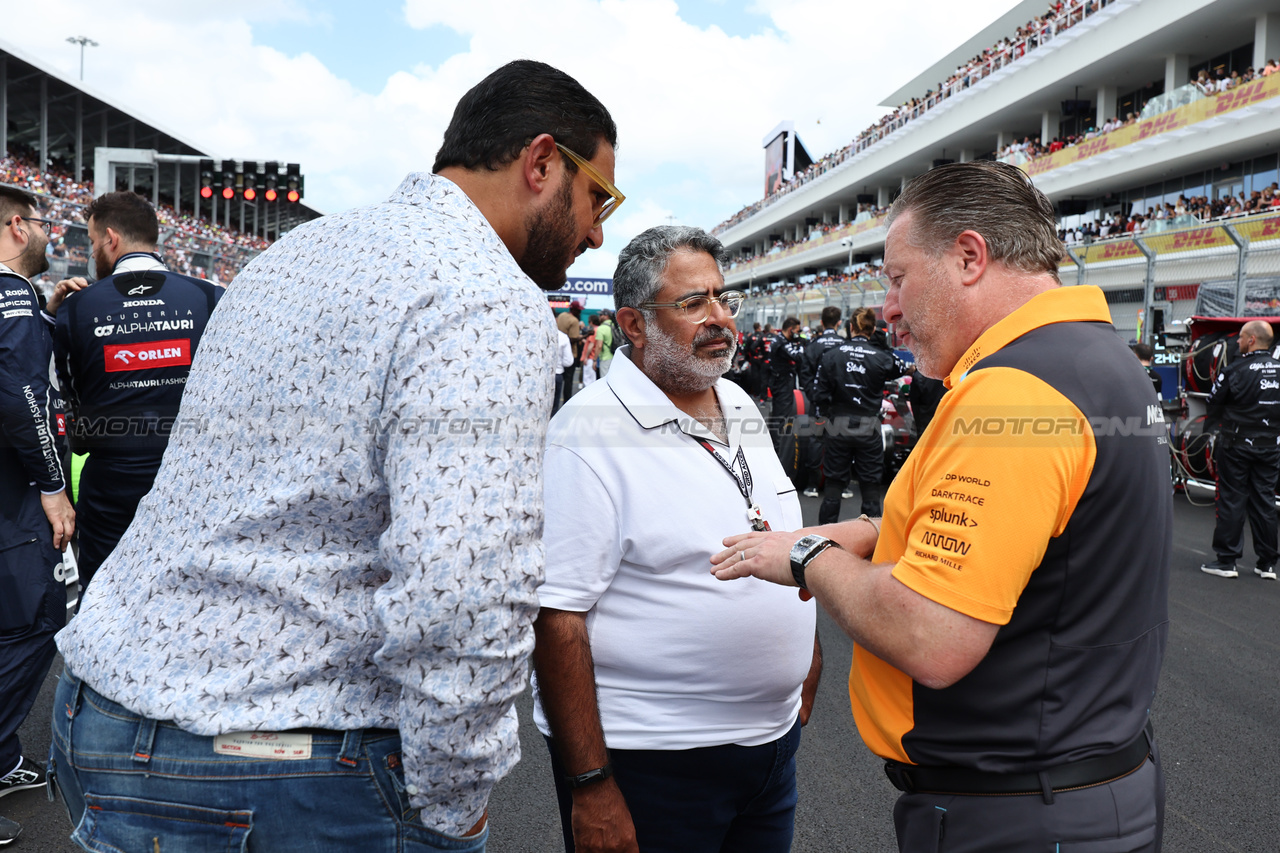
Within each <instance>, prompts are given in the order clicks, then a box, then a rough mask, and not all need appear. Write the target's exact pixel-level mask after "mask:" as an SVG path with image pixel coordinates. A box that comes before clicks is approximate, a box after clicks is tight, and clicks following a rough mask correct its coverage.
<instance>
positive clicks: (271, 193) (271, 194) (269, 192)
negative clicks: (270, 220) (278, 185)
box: [262, 190, 279, 201]
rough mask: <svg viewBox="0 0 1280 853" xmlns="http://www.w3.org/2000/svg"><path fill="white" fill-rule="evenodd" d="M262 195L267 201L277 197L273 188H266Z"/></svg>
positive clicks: (277, 194)
mask: <svg viewBox="0 0 1280 853" xmlns="http://www.w3.org/2000/svg"><path fill="white" fill-rule="evenodd" d="M262 197H263V198H265V199H266V200H267V201H275V200H276V199H277V198H278V197H279V193H277V192H276V191H275V190H267V191H266V192H265V193H263V194H262Z"/></svg>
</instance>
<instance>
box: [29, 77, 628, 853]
mask: <svg viewBox="0 0 1280 853" xmlns="http://www.w3.org/2000/svg"><path fill="white" fill-rule="evenodd" d="M616 141H617V130H616V127H615V125H614V123H613V120H612V119H611V118H610V116H609V113H608V111H607V110H606V109H605V108H604V106H603V105H601V104H600V102H599V101H598V100H596V99H595V98H594V97H593V96H592V95H591V94H590V93H588V92H587V91H586V90H585V89H583V88H582V86H580V85H579V84H578V83H577V82H576V81H575V80H573V79H572V78H570V77H568V76H567V75H565V74H563V73H562V72H560V71H557V70H556V69H554V68H551V67H549V66H547V65H543V64H542V63H538V62H530V61H519V62H513V63H510V64H509V65H506V66H504V67H503V68H500V69H498V70H497V71H495V72H494V73H493V74H491V75H490V76H489V77H487V78H486V79H485V80H483V81H482V82H480V83H479V84H478V85H477V86H476V87H475V88H473V89H472V90H471V91H470V92H468V93H467V94H466V95H465V96H464V97H463V98H462V100H461V101H460V102H459V104H458V107H457V109H456V111H455V112H454V115H453V119H452V121H451V123H450V125H449V127H448V129H447V130H446V131H445V136H444V145H443V147H442V148H441V149H440V152H439V153H438V154H437V156H436V162H435V167H434V174H413V175H410V176H409V177H408V178H406V179H405V181H404V183H402V184H401V186H400V188H399V189H398V190H396V192H395V194H394V195H393V196H392V197H391V198H390V199H389V200H388V201H387V202H386V203H383V204H376V205H371V206H368V207H364V208H358V209H356V210H352V211H349V212H347V213H342V214H337V215H334V216H329V217H325V218H323V219H320V220H317V221H315V222H311V223H308V224H306V225H303V226H301V227H299V228H297V229H295V230H294V231H292V232H291V233H289V234H288V235H287V236H285V237H284V238H283V239H281V240H279V241H278V242H277V243H276V244H275V245H274V246H273V247H272V248H271V249H269V250H268V251H266V252H265V253H263V254H262V255H261V256H260V257H259V258H257V259H256V260H255V261H254V262H253V263H251V264H250V265H249V266H248V267H246V268H245V270H244V272H242V273H241V274H240V276H239V277H238V278H237V279H236V281H235V282H234V285H233V286H232V287H231V288H229V289H228V291H227V294H226V296H225V297H224V298H223V299H222V301H221V302H220V303H219V306H218V311H217V312H216V313H215V315H214V317H213V321H212V322H211V323H210V324H209V326H208V327H207V328H206V330H205V334H204V336H203V339H202V341H201V347H200V351H199V353H198V355H197V357H196V359H195V363H194V364H193V366H192V370H191V374H190V377H189V379H188V382H187V386H186V391H185V392H184V395H183V402H182V408H181V411H180V413H179V417H178V423H176V424H175V426H174V429H173V434H172V437H171V439H170V442H169V446H168V449H167V450H166V452H165V457H164V463H163V465H162V467H161V470H160V473H159V475H158V476H157V479H156V483H155V487H154V488H153V489H152V491H151V492H150V493H149V494H148V495H147V497H146V498H144V499H143V501H142V503H141V505H140V506H139V508H138V513H137V516H136V519H135V523H134V524H133V525H132V526H131V527H130V528H129V530H128V531H127V532H126V533H125V535H124V537H123V538H122V539H121V540H120V543H119V545H118V546H117V548H116V550H115V551H114V552H113V553H112V554H111V556H110V557H109V558H108V559H107V561H106V562H105V563H104V564H103V565H102V567H101V569H99V571H98V574H97V575H96V577H95V579H94V583H93V586H92V588H91V589H90V591H89V594H88V595H87V597H86V599H85V602H84V607H83V609H82V611H81V613H80V615H79V616H78V617H77V618H76V620H75V621H74V622H73V623H72V625H71V626H70V628H69V629H68V630H66V631H64V632H63V633H62V634H60V635H59V643H58V644H59V648H60V650H61V651H62V653H63V656H64V657H65V660H66V664H67V671H66V672H65V673H64V675H63V678H62V680H61V683H60V685H59V698H58V699H57V703H56V704H57V707H58V709H59V711H58V713H57V714H55V725H54V746H53V761H52V765H51V768H50V776H51V777H54V778H56V781H57V783H58V786H59V788H60V789H61V791H62V794H63V796H64V798H65V799H66V801H67V805H68V807H69V810H70V814H71V817H72V820H73V823H75V824H77V826H76V830H75V833H74V835H73V838H74V839H75V840H77V841H80V842H81V843H88V839H93V844H95V845H98V846H102V845H112V846H114V847H116V848H118V849H130V850H132V849H143V848H145V849H147V850H150V849H152V847H153V846H158V848H159V849H161V850H197V849H212V848H213V847H214V846H215V845H217V846H218V847H219V849H222V848H227V849H232V848H236V849H239V848H240V847H241V846H242V845H243V844H245V843H246V842H245V838H246V837H251V842H252V846H253V847H254V848H255V849H262V850H296V849H302V848H306V849H316V850H319V849H325V850H340V849H341V850H347V849H359V850H362V851H374V850H387V851H391V850H402V849H405V847H404V845H406V844H411V845H413V849H415V850H435V849H449V850H483V849H484V845H485V839H486V837H487V834H488V832H487V825H486V803H487V801H488V796H489V791H490V789H491V788H492V786H493V784H494V783H495V782H496V781H497V780H499V779H500V778H502V777H503V776H504V775H505V774H506V773H507V772H508V771H509V770H510V769H511V767H512V766H513V765H514V764H515V762H516V761H517V760H518V759H519V746H518V741H517V737H516V717H515V710H514V708H513V701H514V699H515V697H516V696H517V695H518V694H519V693H520V691H521V690H522V689H523V688H524V684H525V671H526V661H527V659H528V656H529V654H530V652H531V651H532V648H533V636H532V631H531V626H532V621H533V618H534V616H535V615H536V614H537V608H538V600H537V595H536V588H537V584H538V583H539V582H540V581H541V579H542V572H543V550H542V544H541V541H540V537H541V533H542V518H543V510H542V482H541V480H542V461H541V459H542V450H543V441H544V438H545V435H546V423H547V416H548V413H549V412H550V410H551V393H552V385H551V375H552V361H553V357H554V352H555V347H554V343H553V340H552V336H553V334H554V329H553V326H552V324H551V322H550V320H549V319H548V317H547V303H546V298H545V296H544V295H543V293H542V292H541V291H540V290H539V289H538V288H539V287H541V288H543V289H546V290H555V289H557V288H558V287H559V286H560V285H561V284H563V282H564V280H565V272H566V269H567V268H568V267H569V265H570V264H572V263H573V260H574V258H576V257H577V255H579V254H581V253H582V252H583V251H585V250H586V249H588V248H595V247H598V246H599V245H600V244H601V242H602V241H603V237H604V235H603V231H602V228H601V224H602V222H603V221H604V219H605V218H606V217H607V216H608V215H609V214H610V213H612V211H613V210H615V209H617V205H618V203H620V202H621V201H622V196H621V194H620V193H618V192H617V190H616V189H615V188H614V187H613V184H612V182H611V179H612V175H613V164H614V148H615V145H616ZM531 280H532V281H531ZM535 284H536V285H537V286H535ZM477 341H485V342H486V345H485V346H484V347H477V346H476V342H477ZM194 768H199V769H198V771H197V770H195V769H194Z"/></svg>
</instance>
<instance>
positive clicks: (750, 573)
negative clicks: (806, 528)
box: [711, 530, 804, 586]
mask: <svg viewBox="0 0 1280 853" xmlns="http://www.w3.org/2000/svg"><path fill="white" fill-rule="evenodd" d="M803 535H804V534H803V533H801V532H799V531H791V532H787V531H777V532H769V531H765V530H753V531H752V532H750V533H741V534H739V535H737V536H730V537H729V538H727V539H725V540H724V544H725V545H726V546H728V547H726V548H725V550H723V551H721V552H720V553H718V554H714V555H712V557H711V565H712V566H713V568H712V569H711V574H713V575H715V576H716V578H717V579H719V580H722V581H728V580H734V579H735V578H746V577H755V578H760V580H764V581H769V582H770V583H776V584H780V585H782V586H795V585H796V581H795V578H794V577H793V576H792V574H791V546H792V545H794V544H796V540H798V539H800V537H802V536H803Z"/></svg>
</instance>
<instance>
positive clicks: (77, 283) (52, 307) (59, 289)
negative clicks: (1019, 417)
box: [44, 275, 89, 315]
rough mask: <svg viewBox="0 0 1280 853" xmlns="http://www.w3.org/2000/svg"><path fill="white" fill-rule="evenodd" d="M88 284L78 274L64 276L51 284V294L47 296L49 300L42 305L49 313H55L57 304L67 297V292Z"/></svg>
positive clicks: (81, 288)
mask: <svg viewBox="0 0 1280 853" xmlns="http://www.w3.org/2000/svg"><path fill="white" fill-rule="evenodd" d="M88 286H89V281H88V279H84V278H81V277H80V276H78V275H77V276H73V277H71V278H64V279H63V280H62V281H60V282H58V283H57V284H55V285H54V286H53V295H52V296H50V297H49V301H48V302H46V303H45V306H44V310H45V312H46V313H48V314H50V315H53V314H57V313H58V306H59V305H61V304H62V300H64V299H66V298H67V295H68V294H70V293H74V292H75V291H77V290H84V289H85V288H86V287H88Z"/></svg>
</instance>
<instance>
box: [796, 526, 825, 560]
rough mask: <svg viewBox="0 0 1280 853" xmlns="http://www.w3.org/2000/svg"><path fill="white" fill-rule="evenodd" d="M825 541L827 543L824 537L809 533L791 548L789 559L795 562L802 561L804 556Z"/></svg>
mask: <svg viewBox="0 0 1280 853" xmlns="http://www.w3.org/2000/svg"><path fill="white" fill-rule="evenodd" d="M825 541H827V538H826V537H825V536H819V535H818V534H816V533H810V534H808V535H807V536H802V537H801V538H800V539H799V541H797V542H796V544H795V545H793V546H792V547H791V559H792V560H795V561H796V562H800V561H802V560H803V559H804V558H805V557H806V556H808V554H809V552H810V551H812V550H813V549H814V548H816V547H817V546H818V545H820V544H822V543H823V542H825Z"/></svg>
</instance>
